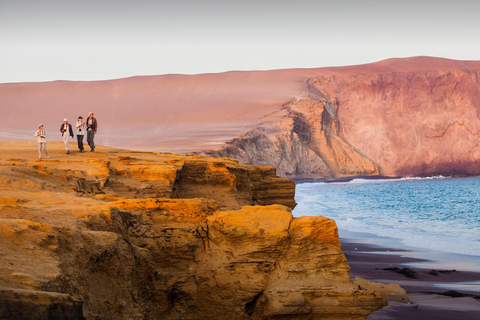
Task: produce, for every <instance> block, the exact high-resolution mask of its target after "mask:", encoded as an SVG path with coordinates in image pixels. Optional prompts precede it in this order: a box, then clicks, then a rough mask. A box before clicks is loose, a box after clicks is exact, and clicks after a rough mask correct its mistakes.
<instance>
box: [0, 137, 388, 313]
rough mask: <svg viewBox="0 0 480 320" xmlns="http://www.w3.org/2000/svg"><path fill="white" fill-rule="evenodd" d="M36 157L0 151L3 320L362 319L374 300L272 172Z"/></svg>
mask: <svg viewBox="0 0 480 320" xmlns="http://www.w3.org/2000/svg"><path fill="white" fill-rule="evenodd" d="M35 147H36V142H31V143H30V142H10V143H8V142H4V141H1V142H0V148H1V151H2V152H1V156H0V185H1V188H2V194H1V196H0V213H1V217H2V218H1V219H0V256H1V257H2V259H1V262H0V264H1V265H0V287H2V289H1V290H0V311H1V312H2V317H3V318H4V319H15V318H17V317H18V316H21V317H26V318H30V319H44V318H45V317H48V316H51V315H58V314H60V315H61V316H64V317H68V318H70V319H80V318H81V317H83V316H84V317H86V318H87V319H117V318H127V319H226V318H230V319H278V318H282V319H365V318H366V316H367V315H368V314H370V313H371V312H373V311H374V310H377V309H379V308H381V307H382V306H384V305H385V304H386V301H385V300H384V299H383V298H382V297H381V296H379V295H378V294H377V293H375V292H372V291H368V290H365V289H362V288H361V287H359V286H358V285H357V284H354V283H353V282H352V280H351V279H350V274H349V267H348V264H347V262H346V259H345V256H344V254H343V253H342V251H341V249H340V242H339V238H338V234H337V228H336V225H335V222H334V221H332V220H330V219H327V218H324V217H322V216H318V217H302V218H293V216H292V214H291V209H292V208H293V207H294V206H295V201H294V198H293V197H294V190H295V185H294V184H293V182H292V181H290V180H286V179H283V178H279V177H277V176H275V170H274V169H273V168H271V167H254V166H251V165H244V164H239V163H238V162H237V161H235V160H228V159H215V158H204V157H198V156H185V155H174V154H158V153H148V152H129V151H123V150H115V149H107V148H103V147H101V146H99V147H98V148H97V149H96V150H95V151H96V152H95V153H88V154H87V153H83V154H81V153H75V152H74V153H72V154H70V155H65V154H64V152H63V151H62V148H63V146H62V143H61V142H58V143H57V142H54V143H50V144H49V150H50V159H49V160H45V161H38V160H35V158H36V150H35ZM97 151H98V152H97ZM79 310H80V311H79ZM19 312H20V313H19ZM22 312H23V313H22ZM82 314H83V315H82ZM46 315H47V316H46ZM59 317H60V316H59ZM60 318H61V317H60Z"/></svg>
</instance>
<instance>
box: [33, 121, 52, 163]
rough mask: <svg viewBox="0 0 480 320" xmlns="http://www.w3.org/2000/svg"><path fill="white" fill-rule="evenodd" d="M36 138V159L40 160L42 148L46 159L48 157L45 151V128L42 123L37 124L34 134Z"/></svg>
mask: <svg viewBox="0 0 480 320" xmlns="http://www.w3.org/2000/svg"><path fill="white" fill-rule="evenodd" d="M34 136H35V137H37V140H38V159H40V160H42V149H43V150H44V151H45V155H46V156H47V159H48V158H50V156H49V155H48V151H47V130H45V128H44V127H43V124H40V125H39V126H38V130H37V132H35V134H34Z"/></svg>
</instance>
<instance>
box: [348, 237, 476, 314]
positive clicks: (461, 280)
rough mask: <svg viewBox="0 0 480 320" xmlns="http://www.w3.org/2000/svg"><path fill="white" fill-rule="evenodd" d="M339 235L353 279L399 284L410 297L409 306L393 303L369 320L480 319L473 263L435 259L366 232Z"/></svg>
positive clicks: (429, 254)
mask: <svg viewBox="0 0 480 320" xmlns="http://www.w3.org/2000/svg"><path fill="white" fill-rule="evenodd" d="M339 234H340V241H341V246H342V251H343V252H344V254H345V256H346V258H347V261H348V264H349V266H350V268H351V270H350V274H351V276H352V279H353V278H355V277H361V278H364V279H367V280H371V281H374V282H381V283H384V284H391V283H395V284H398V285H400V286H401V287H402V288H403V289H405V290H406V291H407V294H408V296H409V298H410V303H401V302H395V301H389V303H388V306H386V307H384V308H382V309H381V310H378V311H376V312H374V313H372V314H371V315H370V316H369V317H368V318H367V319H368V320H379V319H382V320H385V319H435V320H449V319H463V320H470V319H471V320H474V319H478V314H480V266H479V267H478V268H475V266H473V268H472V264H471V263H469V262H468V261H467V262H464V263H460V264H459V263H458V262H457V261H456V260H455V255H454V254H452V255H449V254H442V253H440V256H442V257H448V256H450V257H451V261H448V260H445V259H442V260H441V261H436V260H434V259H432V258H431V257H432V256H435V255H432V253H431V252H427V251H422V250H420V249H418V250H417V249H413V248H406V247H402V246H400V245H399V244H396V243H395V239H387V238H385V239H383V238H379V237H375V236H372V238H366V236H368V235H367V234H362V233H351V232H347V231H345V230H339ZM472 260H475V257H473V258H472ZM449 265H451V266H453V267H449ZM462 266H464V267H465V268H462ZM393 268H398V269H403V268H407V269H406V270H408V271H409V272H408V273H407V274H408V275H409V276H413V277H407V276H406V275H404V274H400V273H397V272H395V271H392V270H391V269H393ZM384 269H390V270H384ZM398 269H394V270H397V271H398ZM465 269H475V270H465ZM445 294H446V295H445ZM462 295H464V296H463V297H462ZM452 296H458V297H452Z"/></svg>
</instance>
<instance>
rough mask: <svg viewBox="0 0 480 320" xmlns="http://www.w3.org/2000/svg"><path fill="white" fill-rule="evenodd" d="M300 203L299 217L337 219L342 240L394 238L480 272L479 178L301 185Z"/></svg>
mask: <svg viewBox="0 0 480 320" xmlns="http://www.w3.org/2000/svg"><path fill="white" fill-rule="evenodd" d="M296 201H297V203H298V205H297V207H296V208H295V210H294V212H293V214H294V216H304V215H307V216H317V215H322V216H325V217H328V218H332V219H334V220H335V222H336V223H337V226H338V228H339V234H340V237H341V238H342V234H343V235H345V234H349V233H350V234H351V233H355V234H356V236H358V234H363V235H364V237H378V238H379V239H380V238H382V239H391V240H392V241H393V242H395V243H398V245H399V246H402V247H409V248H413V249H414V250H415V249H417V250H420V251H422V252H423V253H424V256H428V254H429V253H435V254H436V255H435V256H436V257H438V256H442V255H443V256H444V257H448V258H446V259H448V260H457V257H461V259H460V258H459V259H460V260H462V259H463V260H464V261H468V262H469V264H470V266H473V269H476V268H475V266H477V267H478V268H480V177H473V178H446V177H441V176H440V177H432V178H412V179H392V180H390V179H385V180H368V179H367V180H366V179H354V180H352V181H350V182H348V183H345V182H343V183H340V182H332V183H302V184H297V189H296ZM380 244H381V243H380ZM385 245H387V244H385ZM388 245H391V244H388Z"/></svg>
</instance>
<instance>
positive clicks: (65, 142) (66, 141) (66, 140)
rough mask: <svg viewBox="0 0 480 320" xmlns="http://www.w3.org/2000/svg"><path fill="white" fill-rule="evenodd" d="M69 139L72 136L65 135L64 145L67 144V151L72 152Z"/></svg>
mask: <svg viewBox="0 0 480 320" xmlns="http://www.w3.org/2000/svg"><path fill="white" fill-rule="evenodd" d="M68 138H70V136H69V135H68V134H67V135H64V136H63V143H64V144H65V150H67V151H70V147H69V146H68Z"/></svg>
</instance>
